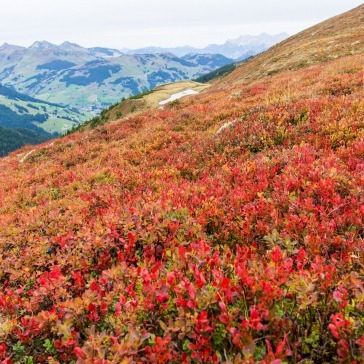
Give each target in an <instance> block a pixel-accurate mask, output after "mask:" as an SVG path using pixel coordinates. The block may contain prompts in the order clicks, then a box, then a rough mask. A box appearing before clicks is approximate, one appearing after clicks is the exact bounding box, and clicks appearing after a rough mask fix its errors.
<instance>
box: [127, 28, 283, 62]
mask: <svg viewBox="0 0 364 364" xmlns="http://www.w3.org/2000/svg"><path fill="white" fill-rule="evenodd" d="M286 38H288V34H287V33H279V34H275V35H270V34H266V33H262V34H259V35H241V36H240V37H238V38H236V39H230V40H228V41H226V42H225V43H224V44H210V45H208V46H207V47H203V48H196V47H190V46H184V47H171V48H163V47H145V48H138V49H128V48H123V49H122V51H123V52H124V53H126V54H146V53H152V54H156V53H166V52H168V53H173V54H175V55H176V56H178V57H183V56H185V55H186V54H189V53H199V54H222V55H223V56H225V57H228V58H232V59H234V60H235V61H240V60H243V59H246V58H248V57H250V56H253V55H256V54H258V53H260V52H263V51H265V50H266V49H268V48H269V47H271V46H272V45H274V44H277V43H279V42H281V41H282V40H284V39H286Z"/></svg>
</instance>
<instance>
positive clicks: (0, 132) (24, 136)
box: [0, 126, 52, 157]
mask: <svg viewBox="0 0 364 364" xmlns="http://www.w3.org/2000/svg"><path fill="white" fill-rule="evenodd" d="M51 138H52V136H51V135H49V134H45V133H39V132H37V131H34V130H29V129H24V128H13V129H9V128H3V127H1V126H0V157H4V156H6V155H7V154H8V153H10V152H12V151H14V150H17V149H19V148H21V147H23V146H24V145H32V144H40V143H44V142H45V141H47V140H49V139H51Z"/></svg>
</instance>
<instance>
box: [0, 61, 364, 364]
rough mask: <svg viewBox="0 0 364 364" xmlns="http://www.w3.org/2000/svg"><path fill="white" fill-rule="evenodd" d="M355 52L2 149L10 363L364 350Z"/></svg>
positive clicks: (0, 323)
mask: <svg viewBox="0 0 364 364" xmlns="http://www.w3.org/2000/svg"><path fill="white" fill-rule="evenodd" d="M360 62H361V59H360V58H359V57H349V58H347V59H345V60H339V61H335V62H331V63H329V64H325V65H322V66H317V67H312V68H309V69H306V70H302V71H297V72H289V73H287V74H283V75H276V76H274V77H271V78H267V79H264V80H260V81H256V82H254V83H251V84H244V85H238V84H236V85H235V86H232V88H229V89H220V90H216V89H214V90H211V91H210V92H209V93H205V94H201V95H199V96H197V97H196V98H193V99H190V100H188V101H181V102H180V103H179V104H178V105H176V107H172V108H170V109H168V110H158V111H150V112H147V113H145V114H140V115H138V116H134V117H129V118H125V119H123V120H121V121H120V122H118V123H114V124H112V125H105V126H103V127H100V128H97V129H95V130H93V131H91V132H88V133H75V134H72V135H70V136H68V137H65V138H63V139H61V140H59V141H55V142H53V143H52V144H49V145H45V146H42V147H39V148H38V147H37V148H36V150H35V151H33V152H32V153H30V154H29V155H28V156H26V158H25V159H22V162H20V161H19V160H20V157H21V156H19V155H18V154H19V152H17V154H13V155H11V156H10V157H8V158H6V159H3V160H0V251H1V255H0V284H1V292H0V342H1V344H0V358H2V361H3V363H42V362H44V363H57V362H59V363H72V362H73V363H75V362H77V363H103V364H106V363H137V362H140V363H143V362H145V363H254V362H260V363H271V364H278V363H284V362H286V363H299V362H300V363H323V362H342V363H361V362H362V361H363V357H364V314H363V312H364V265H363V261H364V259H363V258H364V254H363V247H364V246H363V244H364V241H363V239H364V228H363V226H364V221H363V216H364V190H363V188H364V86H363V77H364V74H363V70H362V67H361V64H360ZM222 126H224V127H222ZM217 131H219V132H217ZM22 152H23V156H24V155H26V154H27V153H29V150H28V149H23V151H22Z"/></svg>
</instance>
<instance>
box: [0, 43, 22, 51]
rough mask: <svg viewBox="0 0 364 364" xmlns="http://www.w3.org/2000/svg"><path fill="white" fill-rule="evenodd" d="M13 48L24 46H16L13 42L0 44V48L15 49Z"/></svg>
mask: <svg viewBox="0 0 364 364" xmlns="http://www.w3.org/2000/svg"><path fill="white" fill-rule="evenodd" d="M15 49H24V47H21V46H17V45H14V44H9V43H7V42H5V43H4V44H3V45H2V46H0V50H15Z"/></svg>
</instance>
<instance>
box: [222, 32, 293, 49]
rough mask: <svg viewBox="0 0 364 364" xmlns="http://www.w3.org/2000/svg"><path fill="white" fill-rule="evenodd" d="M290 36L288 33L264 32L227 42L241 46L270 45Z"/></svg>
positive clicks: (242, 36)
mask: <svg viewBox="0 0 364 364" xmlns="http://www.w3.org/2000/svg"><path fill="white" fill-rule="evenodd" d="M288 37H289V34H288V33H279V34H267V33H264V32H263V33H261V34H258V35H247V34H246V35H241V36H240V37H238V38H236V39H229V40H228V41H227V42H226V44H234V45H239V46H247V45H254V44H260V45H264V46H266V47H270V46H272V45H273V44H276V43H279V42H281V41H282V40H284V39H286V38H288Z"/></svg>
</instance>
